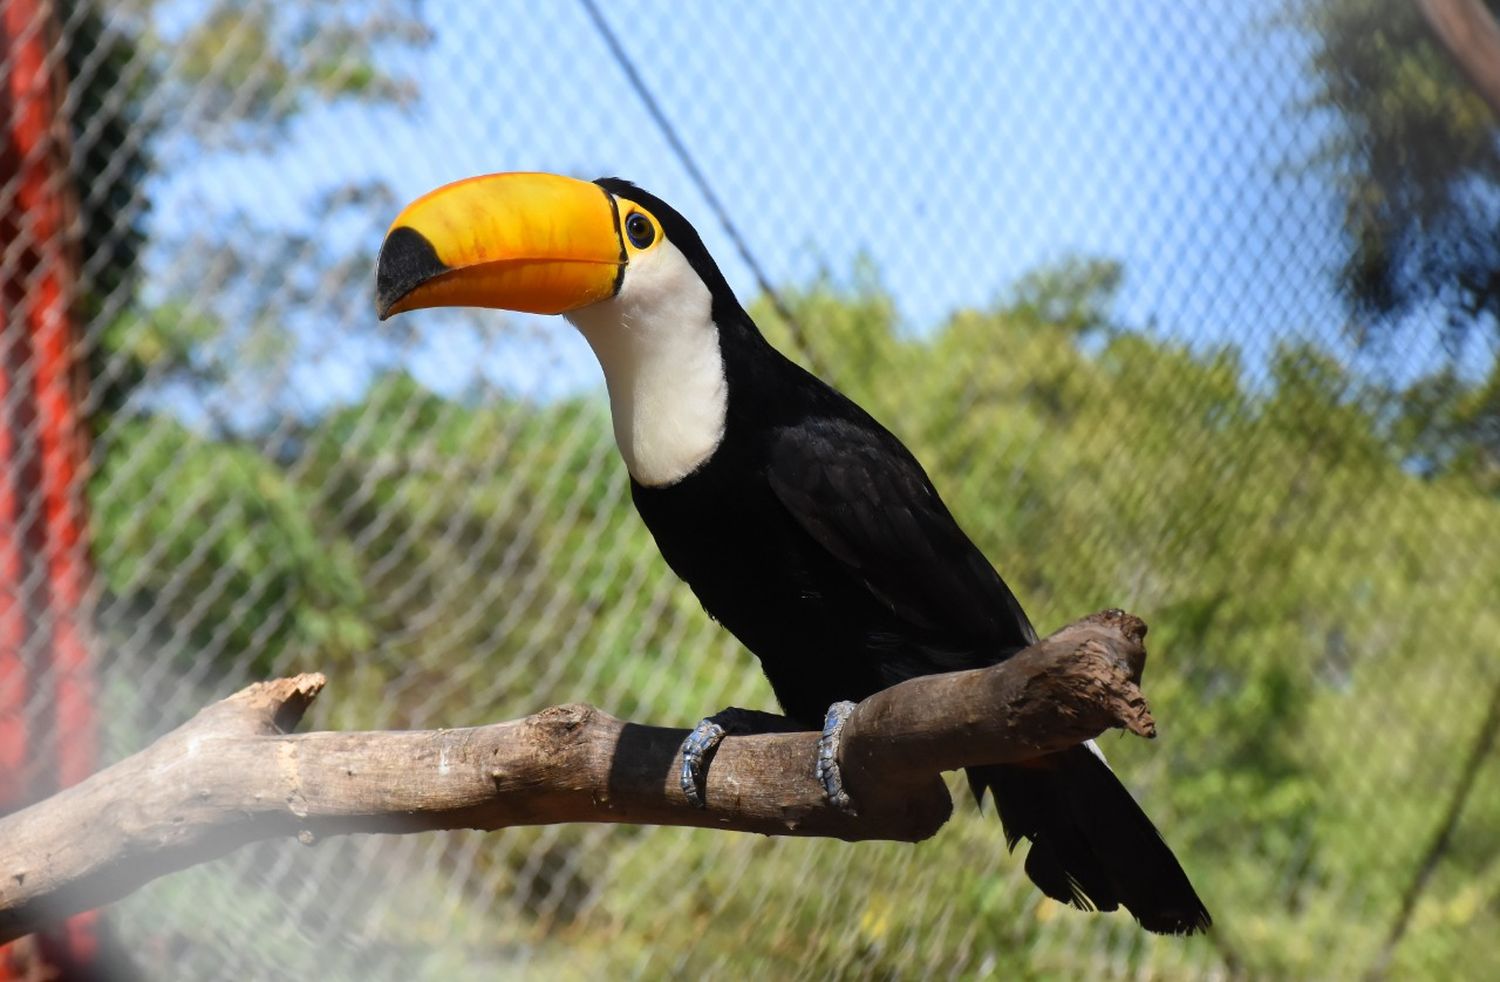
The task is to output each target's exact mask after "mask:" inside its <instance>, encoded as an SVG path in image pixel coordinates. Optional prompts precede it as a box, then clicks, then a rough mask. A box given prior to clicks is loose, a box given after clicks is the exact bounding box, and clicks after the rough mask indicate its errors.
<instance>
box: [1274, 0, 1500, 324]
mask: <svg viewBox="0 0 1500 982" xmlns="http://www.w3.org/2000/svg"><path fill="white" fill-rule="evenodd" d="M1484 2H1485V6H1486V7H1487V8H1488V9H1489V10H1490V11H1491V12H1497V11H1500V0H1484ZM1297 18H1298V20H1299V22H1300V23H1301V25H1302V26H1303V27H1304V28H1305V29H1306V30H1307V32H1308V35H1309V38H1310V40H1311V42H1312V46H1311V54H1310V62H1309V65H1310V68H1311V74H1312V82H1313V92H1312V97H1311V99H1310V101H1309V105H1310V107H1311V108H1312V109H1314V110H1317V111H1320V112H1326V113H1328V114H1329V118H1330V119H1332V120H1333V121H1334V122H1333V131H1332V135H1331V136H1330V137H1329V139H1328V140H1327V142H1326V143H1325V144H1324V147H1323V150H1322V152H1321V154H1320V155H1319V157H1318V158H1317V159H1316V161H1315V164H1316V166H1318V167H1319V168H1321V169H1323V170H1324V171H1326V172H1327V173H1328V174H1329V175H1330V177H1331V179H1332V180H1333V181H1334V183H1335V185H1336V187H1337V188H1338V190H1339V194H1340V195H1341V196H1342V199H1343V204H1344V215H1345V224H1346V229H1347V235H1348V237H1349V254H1348V259H1347V260H1346V261H1345V263H1344V266H1343V269H1342V270H1341V271H1340V274H1339V279H1340V284H1341V286H1342V288H1343V291H1344V293H1345V295H1346V297H1347V298H1348V300H1349V304H1350V307H1351V310H1352V312H1353V314H1354V319H1355V323H1356V330H1357V332H1358V334H1359V336H1360V337H1361V338H1365V337H1369V336H1372V335H1374V334H1376V333H1383V332H1385V331H1387V330H1388V329H1389V328H1390V327H1391V326H1392V325H1394V324H1396V323H1398V322H1399V320H1400V318H1401V317H1402V316H1403V315H1405V314H1407V313H1410V312H1412V311H1413V310H1417V309H1424V308H1431V309H1435V310H1437V311H1440V312H1441V313H1443V314H1444V315H1445V316H1446V317H1447V320H1448V323H1449V325H1450V329H1451V333H1452V337H1453V338H1454V339H1455V340H1458V339H1461V338H1462V337H1463V336H1464V335H1465V334H1466V333H1467V331H1468V330H1469V329H1470V328H1471V327H1472V326H1473V325H1475V324H1477V323H1486V322H1487V323H1489V324H1490V325H1491V326H1492V328H1495V329H1497V330H1500V321H1497V317H1500V237H1497V236H1496V234H1495V229H1496V228H1500V120H1497V119H1496V116H1495V113H1494V111H1493V110H1492V109H1491V108H1490V106H1489V105H1487V104H1486V102H1485V100H1484V99H1483V98H1482V97H1481V96H1480V95H1479V94H1478V93H1477V92H1476V91H1475V89H1474V88H1473V86H1472V85H1471V84H1470V82H1469V81H1468V79H1466V78H1465V77H1464V76H1463V75H1462V74H1461V73H1460V71H1459V69H1458V68H1457V67H1456V65H1455V64H1454V61H1453V59H1452V57H1450V55H1449V53H1448V52H1447V51H1446V50H1444V48H1443V47H1442V45H1441V44H1440V43H1439V42H1438V40H1437V39H1436V37H1435V35H1434V33H1433V32H1432V31H1431V30H1430V29H1429V26H1428V24H1427V23H1426V22H1425V21H1424V19H1423V17H1422V14H1421V12H1420V11H1419V9H1418V4H1416V3H1413V2H1412V0H1301V2H1300V3H1299V4H1298V6H1297Z"/></svg>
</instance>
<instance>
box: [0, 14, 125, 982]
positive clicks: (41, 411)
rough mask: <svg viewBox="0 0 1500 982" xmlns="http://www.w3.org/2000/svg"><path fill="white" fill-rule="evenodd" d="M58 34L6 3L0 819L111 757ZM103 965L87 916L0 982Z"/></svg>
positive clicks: (0, 961)
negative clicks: (97, 641)
mask: <svg viewBox="0 0 1500 982" xmlns="http://www.w3.org/2000/svg"><path fill="white" fill-rule="evenodd" d="M56 28H57V25H56V21H55V19H54V11H53V10H52V6H51V3H50V2H49V0H0V39H3V54H0V66H3V72H4V78H3V94H0V126H3V127H4V131H5V132H4V143H3V146H0V811H8V810H11V809H13V808H17V807H21V806H22V805H24V804H26V803H28V802H29V801H33V800H36V799H38V798H41V797H45V796H46V795H49V794H52V793H54V792H55V791H57V790H58V789H59V788H62V787H65V786H67V785H69V784H73V783H75V782H77V781H79V780H81V779H82V778H84V777H86V776H87V775H88V774H89V773H90V772H92V771H93V770H94V768H95V765H96V755H97V719H96V717H95V705H96V703H95V682H94V676H93V670H92V665H91V661H90V645H89V639H88V634H87V618H86V615H85V605H86V600H87V589H88V579H89V563H88V555H87V534H86V533H87V522H86V517H85V511H84V504H83V478H84V469H85V466H86V462H87V437H86V433H85V429H84V424H83V419H82V416H81V414H80V411H79V403H80V399H79V396H80V392H79V389H78V385H77V380H78V379H79V377H80V376H79V374H78V372H77V359H78V357H79V352H78V346H77V343H76V342H77V334H76V330H75V326H74V324H73V319H72V310H71V308H72V303H73V298H74V294H75V275H76V274H75V270H76V257H75V252H74V248H73V246H72V235H73V231H74V222H73V218H74V214H75V212H74V209H73V206H72V202H73V200H74V198H73V193H74V189H73V187H72V185H71V178H70V176H69V172H68V167H67V160H68V157H67V154H68V139H67V124H66V120H65V119H64V118H63V116H62V114H61V112H60V107H61V105H62V97H63V93H64V92H65V85H66V80H65V79H64V77H63V73H62V61H63V59H62V57H61V52H60V50H59V49H58V48H57V46H56V45H57V41H58V32H57V29H56ZM98 956H99V939H98V934H97V917H96V915H94V914H85V915H81V916H79V917H75V918H73V919H72V920H70V921H69V922H68V923H67V924H66V925H63V926H62V927H61V928H60V929H59V930H58V931H56V932H51V933H49V934H48V935H46V936H43V937H38V938H35V939H33V940H32V941H31V943H29V944H26V945H24V946H23V947H13V948H12V949H9V950H0V978H5V977H6V976H7V973H8V972H9V973H13V974H14V975H15V976H16V977H20V976H21V975H22V974H23V973H25V974H26V976H27V977H31V978H36V977H41V976H39V974H38V972H39V970H40V971H41V972H43V973H52V974H51V976H48V977H63V978H69V977H78V976H83V975H94V974H97V973H98V971H99V970H100V968H101V966H99V965H98V964H97V962H98ZM7 966H9V967H7Z"/></svg>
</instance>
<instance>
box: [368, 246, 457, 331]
mask: <svg viewBox="0 0 1500 982" xmlns="http://www.w3.org/2000/svg"><path fill="white" fill-rule="evenodd" d="M448 270H449V267H448V266H447V265H446V264H444V262H443V261H442V260H441V259H439V258H438V255H437V250H436V249H434V248H433V247H432V243H431V242H428V241H427V240H426V239H425V238H423V237H422V233H421V232H418V231H417V230H416V229H414V228H411V227H409V226H406V225H402V226H401V227H400V228H398V229H394V230H393V231H392V232H391V234H390V235H387V236H386V237H385V242H384V243H383V244H382V245H381V246H380V258H379V259H377V260H376V261H375V312H376V313H377V314H379V315H380V319H381V320H385V319H386V318H387V317H389V316H390V315H391V308H392V307H394V306H395V305H396V303H397V302H398V301H400V299H401V298H402V297H404V296H406V295H407V294H408V293H410V292H411V291H413V290H415V289H416V288H417V287H419V286H421V285H422V284H423V283H425V282H427V281H428V280H430V279H432V278H433V277H434V276H438V275H440V274H442V273H446V272H448Z"/></svg>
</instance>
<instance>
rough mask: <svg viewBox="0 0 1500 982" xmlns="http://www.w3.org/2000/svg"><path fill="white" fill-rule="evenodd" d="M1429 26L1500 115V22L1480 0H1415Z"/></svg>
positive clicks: (1481, 94) (1475, 88)
mask: <svg viewBox="0 0 1500 982" xmlns="http://www.w3.org/2000/svg"><path fill="white" fill-rule="evenodd" d="M1416 3H1417V7H1418V8H1419V9H1420V10H1421V11H1422V16H1423V17H1425V18H1426V19H1427V26H1428V27H1430V28H1431V29H1432V33H1433V34H1434V35H1436V36H1437V39H1438V41H1440V42H1441V43H1442V45H1443V47H1444V48H1446V49H1447V51H1448V54H1449V56H1451V57H1452V58H1453V60H1454V61H1455V62H1456V63H1457V64H1458V67H1459V68H1460V69H1461V70H1462V71H1463V73H1464V74H1465V75H1466V76H1468V79H1469V83H1470V84H1471V85H1473V86H1474V90H1475V91H1476V92H1478V93H1479V94H1480V96H1481V97H1483V99H1484V101H1485V102H1487V103H1489V106H1490V109H1491V111H1493V112H1494V114H1495V116H1496V117H1497V118H1500V25H1496V23H1495V18H1494V17H1493V16H1491V14H1490V12H1489V10H1488V9H1487V8H1486V7H1485V5H1484V4H1483V3H1482V2H1481V0H1416Z"/></svg>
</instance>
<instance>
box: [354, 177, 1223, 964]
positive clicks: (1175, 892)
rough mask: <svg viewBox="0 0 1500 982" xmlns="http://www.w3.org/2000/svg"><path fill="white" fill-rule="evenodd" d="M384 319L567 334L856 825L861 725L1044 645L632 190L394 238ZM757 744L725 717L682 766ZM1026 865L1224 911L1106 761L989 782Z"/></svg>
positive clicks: (448, 193)
mask: <svg viewBox="0 0 1500 982" xmlns="http://www.w3.org/2000/svg"><path fill="white" fill-rule="evenodd" d="M375 293H376V306H377V313H378V314H379V316H380V317H381V319H384V318H386V317H389V316H391V315H393V314H397V313H400V312H402V311H408V310H415V309H418V308H426V307H445V306H468V307H489V308H499V309H504V310H513V311H525V312H530V313H536V314H561V315H563V316H564V317H565V318H566V319H567V320H568V321H569V322H571V323H572V324H573V326H574V327H576V328H577V329H578V330H579V331H580V332H581V333H582V334H583V336H584V338H585V340H587V342H588V344H589V345H590V347H592V348H593V351H594V354H595V355H596V356H597V357H598V360H599V364H600V366H601V367H602V368H603V370H604V382H605V386H606V388H607V390H608V394H609V404H610V412H611V417H612V421H613V424H614V434H615V441H616V443H617V445H618V447H619V451H620V455H621V456H622V457H623V458H624V462H625V467H626V469H627V470H628V471H629V473H630V489H631V497H632V499H633V501H634V502H635V507H636V509H637V511H638V512H639V513H640V516H641V518H642V520H644V522H645V524H646V527H647V528H648V529H649V530H650V532H651V534H652V536H653V537H654V538H655V540H656V544H657V546H658V548H659V549H660V550H661V554H662V556H663V558H664V559H665V560H666V561H667V564H668V565H669V566H670V567H671V568H672V570H673V571H674V572H675V573H676V574H677V575H678V576H679V577H681V578H682V579H683V580H684V581H686V583H687V584H688V586H689V587H690V588H691V589H692V590H693V592H694V593H695V594H696V595H697V597H698V599H699V601H700V602H701V603H702V605H703V608H704V609H705V611H707V613H708V615H709V616H710V617H712V618H714V619H715V620H717V621H718V622H719V623H720V624H722V625H723V626H724V627H725V628H727V629H728V630H729V631H730V632H732V633H733V634H734V636H735V637H737V638H738V639H739V640H740V641H741V642H742V643H743V644H744V646H745V647H746V648H748V649H749V650H750V651H751V652H752V653H754V654H755V655H756V656H757V657H758V658H759V659H760V663H761V666H762V668H763V670H764V672H765V675H766V678H767V680H768V681H769V682H770V684H771V688H772V690H773V691H774V692H775V694H776V698H777V700H778V701H779V702H780V704H781V706H782V709H783V710H784V712H785V713H786V715H787V717H788V718H789V719H791V720H792V721H794V722H795V723H797V724H798V725H800V726H804V727H806V728H808V729H814V730H819V729H821V731H822V738H821V740H820V745H819V751H818V756H817V761H816V764H815V766H816V770H817V772H818V776H819V778H820V779H821V780H822V781H823V784H824V787H825V789H826V791H827V793H828V795H829V797H830V798H831V799H832V800H833V801H834V802H835V803H836V804H838V805H840V806H841V807H846V808H848V807H853V805H854V803H852V802H850V801H849V798H848V794H847V792H846V791H845V790H844V788H843V786H842V780H841V775H840V774H839V773H838V767H837V741H838V737H839V734H840V731H841V727H842V722H843V720H844V719H846V718H847V716H848V713H849V711H850V710H851V709H852V707H853V703H854V702H855V701H857V700H860V699H863V698H865V697H867V696H869V695H871V694H872V693H874V692H876V691H879V690H880V689H883V688H886V687H888V686H891V685H895V684H896V683H899V682H901V681H903V680H905V679H910V678H913V677H915V676H919V675H927V674H932V673H936V672H950V671H957V670H962V669H970V668H978V667H982V666H985V665H992V664H995V663H996V662H998V661H1000V660H1002V659H1004V658H1006V657H1008V656H1010V655H1011V654H1014V653H1015V652H1017V651H1019V650H1020V649H1022V648H1024V647H1026V646H1027V645H1029V644H1032V643H1033V642H1035V641H1036V640H1037V635H1036V631H1035V630H1034V629H1033V628H1032V626H1031V622H1030V621H1029V620H1028V619H1027V617H1026V614H1025V612H1024V611H1023V610H1022V609H1021V605H1020V603H1019V602H1018V601H1017V600H1016V597H1015V594H1013V593H1012V592H1011V590H1010V588H1009V587H1007V586H1006V584H1005V582H1004V581H1003V580H1002V579H1001V578H1000V576H999V574H998V573H997V572H996V571H995V568H994V567H993V566H992V565H991V564H990V562H989V560H987V559H986V558H985V556H984V555H983V554H982V553H981V552H980V550H979V549H978V547H976V546H975V545H974V543H973V542H972V541H971V540H970V539H969V537H968V535H966V534H965V533H964V531H963V529H962V528H960V527H959V524H958V522H957V521H956V520H955V519H954V517H953V515H952V514H951V513H950V512H949V510H948V508H947V506H946V505H944V503H943V499H942V498H941V497H940V496H939V495H938V492H937V490H936V489H935V488H934V487H933V483H932V481H931V480H930V479H929V478H928V476H927V474H926V472H925V471H924V470H923V468H922V465H921V464H920V463H918V462H917V460H916V458H915V457H914V456H913V455H912V453H911V452H910V451H909V450H908V449H907V448H906V447H905V445H903V444H902V443H901V441H900V440H898V439H897V438H896V437H895V436H893V435H892V434H891V432H890V431H889V430H887V429H886V428H885V427H884V426H882V425H881V424H880V423H879V422H877V421H876V420H875V419H874V418H873V417H872V416H871V415H870V414H869V413H867V412H866V411H865V410H864V409H862V408H860V407H859V406H858V405H856V404H855V403H854V402H853V401H851V400H850V399H849V398H847V397H846V396H844V395H843V394H842V393H840V392H839V391H837V390H836V389H834V388H833V387H832V386H829V385H827V384H826V383H824V382H822V381H821V380H819V379H818V378H817V377H816V376H814V375H813V374H811V373H810V372H808V371H806V370H804V369H803V368H801V367H800V366H799V365H797V364H796V363H795V362H793V361H792V360H791V359H789V358H787V357H786V356H784V355H783V354H782V353H781V352H779V351H778V350H777V349H776V348H774V347H773V346H772V345H771V344H770V343H769V342H768V341H767V340H766V338H765V337H764V336H763V335H762V334H761V332H760V330H759V329H758V328H757V327H756V325H755V323H754V321H752V320H751V318H750V316H749V315H748V314H747V313H746V312H745V309H744V307H742V306H741V305H740V303H739V301H738V300H737V299H736V298H735V295H734V291H733V290H731V289H730V286H729V283H728V282H727V281H726V280H725V278H724V275H723V274H722V273H721V272H720V271H719V267H718V265H717V264H716V263H715V262H714V260H713V257H712V256H710V255H709V253H708V250H707V249H706V248H704V245H703V241H702V239H700V238H699V236H698V233H697V232H696V231H695V230H694V229H693V227H692V226H691V225H690V224H689V223H688V221H687V220H686V219H685V218H683V217H682V215H680V214H678V212H677V211H676V210H674V209H673V208H671V207H670V206H669V205H667V204H666V202H664V201H662V200H661V199H660V198H658V197H656V196H654V195H652V194H649V193H648V192H646V191H644V190H642V189H641V188H639V187H636V186H635V185H633V184H631V183H629V182H627V181H624V180H621V179H618V178H601V179H600V180H597V181H593V182H588V181H582V180H575V179H573V178H568V177H562V176H558V175H553V174H537V173H508V174H490V175H485V176H482V177H474V178H470V179H468V180H463V181H458V182H457V183H454V184H449V185H447V186H444V187H441V188H438V189H437V190H435V191H432V192H430V193H429V194H427V195H424V196H423V197H421V198H418V199H417V200H416V201H414V202H412V203H411V204H410V205H408V206H407V207H406V208H405V209H404V210H402V211H401V212H400V214H399V215H397V216H396V219H395V221H394V222H393V223H392V225H391V227H390V230H389V231H388V232H387V234H386V237H385V240H384V241H383V243H382V245H381V249H380V256H379V259H378V261H377V269H376V285H375ZM744 725H745V719H744V717H742V716H740V715H738V713H737V711H735V710H726V711H725V712H723V713H719V714H715V715H714V716H710V717H708V718H706V719H704V720H703V721H702V722H701V723H699V724H698V726H697V728H696V729H695V730H694V731H693V734H692V735H691V736H690V737H688V740H687V742H686V744H685V745H684V755H683V756H684V760H685V763H684V766H683V773H682V775H681V781H682V787H683V792H684V794H686V795H687V796H688V797H689V798H690V799H692V800H694V801H695V802H696V803H699V804H701V803H702V799H701V793H702V792H701V789H700V788H701V786H700V784H699V780H700V776H701V768H702V767H703V766H704V759H705V754H706V753H707V752H708V751H710V750H711V749H712V747H713V746H714V745H715V744H716V743H717V741H718V740H719V739H721V738H722V737H723V735H724V733H725V732H726V731H729V732H733V731H734V730H735V729H736V728H740V727H743V726H744ZM968 778H969V782H970V785H971V787H972V788H973V790H974V794H975V796H976V798H977V799H978V800H980V801H981V803H982V801H983V795H984V792H985V791H986V790H988V791H989V792H990V793H991V795H992V796H993V797H994V800H995V803H996V806H997V809H998V811H999V813H1000V819H1001V822H1002V825H1003V829H1004V832H1005V836H1006V840H1007V843H1008V845H1009V846H1010V848H1011V849H1014V848H1015V845H1016V843H1017V842H1018V841H1019V840H1020V839H1023V838H1024V839H1027V840H1029V842H1030V847H1029V849H1028V852H1027V856H1026V864H1025V868H1026V872H1027V874H1028V875H1029V876H1030V878H1031V879H1032V881H1033V882H1034V883H1035V884H1036V885H1037V886H1038V887H1039V888H1040V889H1041V890H1042V891H1043V892H1044V893H1045V894H1047V895H1048V896H1049V897H1053V898H1054V899H1057V900H1060V901H1064V902H1066V903H1070V904H1072V905H1073V906H1075V907H1079V908H1082V909H1085V910H1088V909H1099V910H1116V909H1118V908H1119V907H1120V906H1121V905H1123V906H1124V907H1125V908H1126V909H1127V910H1129V911H1130V912H1131V914H1133V915H1134V916H1135V918H1136V919H1137V920H1138V921H1139V922H1140V923H1141V925H1142V926H1143V927H1145V928H1146V929H1147V930H1149V931H1153V932H1158V933H1167V934H1191V933H1194V932H1196V931H1202V930H1206V929H1207V928H1208V927H1209V925H1210V923H1211V920H1210V917H1209V913H1208V910H1207V909H1206V908H1205V907H1204V905H1203V902H1202V901H1201V900H1200V899H1199V898H1198V895H1197V893H1196V892H1195V891H1194V890H1193V886H1192V884H1191V883H1190V882H1189V880H1188V877H1187V875H1186V874H1185V873H1184V872H1183V870H1182V867H1181V866H1180V865H1179V864H1178V862H1177V859H1176V857H1174V856H1173V854H1172V851H1171V849H1170V848H1168V846H1167V845H1166V843H1165V842H1164V841H1163V840H1162V838H1161V835H1160V834H1159V833H1158V832H1157V830H1156V828H1155V827H1154V826H1153V825H1152V824H1151V821H1150V819H1148V818H1147V817H1146V815H1145V813H1144V812H1143V811H1142V810H1141V808H1140V806H1139V805H1137V804H1136V802H1135V801H1134V799H1133V798H1132V797H1131V796H1130V793H1129V792H1128V791H1127V790H1126V789H1125V787H1124V785H1122V784H1121V783H1120V781H1119V779H1118V778H1117V777H1116V776H1115V774H1114V772H1113V771H1112V770H1111V769H1110V767H1109V765H1108V764H1107V763H1105V760H1104V757H1103V755H1102V754H1101V753H1100V752H1099V750H1098V748H1097V747H1095V746H1094V745H1093V744H1092V743H1090V744H1086V745H1081V746H1078V747H1074V748H1072V749H1069V750H1066V751H1063V752H1060V753H1054V754H1049V755H1047V756H1044V757H1041V758H1038V759H1035V760H1030V761H1026V762H1023V763H1021V764H1013V765H1000V766H988V767H973V768H970V769H969V771H968Z"/></svg>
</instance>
